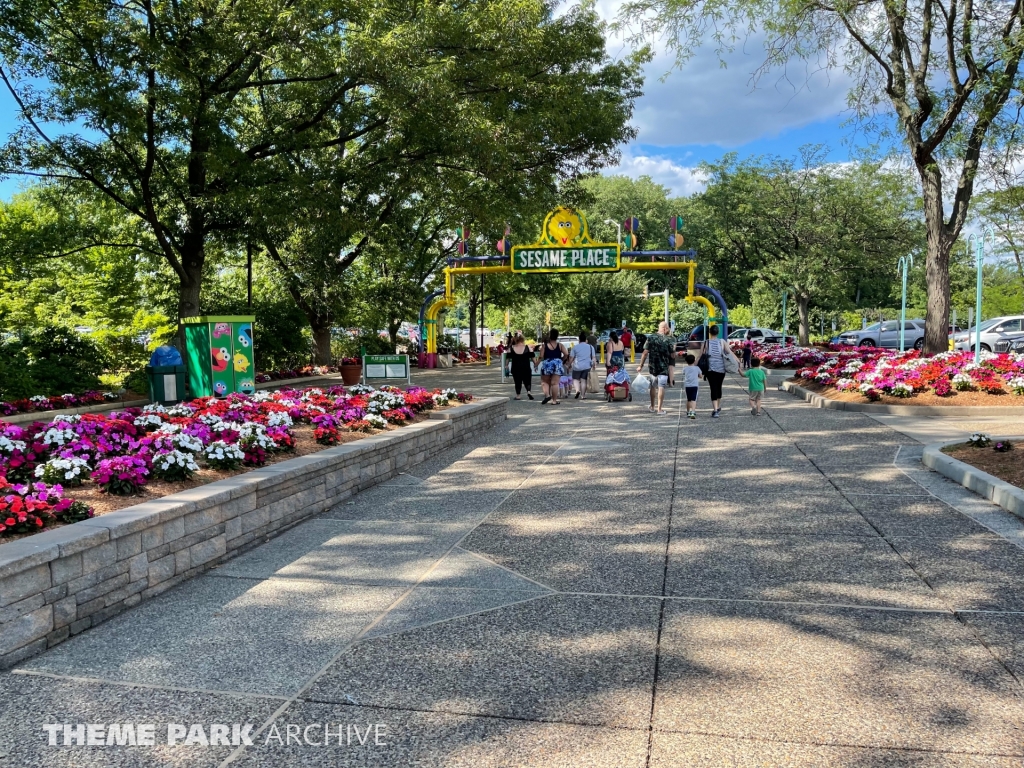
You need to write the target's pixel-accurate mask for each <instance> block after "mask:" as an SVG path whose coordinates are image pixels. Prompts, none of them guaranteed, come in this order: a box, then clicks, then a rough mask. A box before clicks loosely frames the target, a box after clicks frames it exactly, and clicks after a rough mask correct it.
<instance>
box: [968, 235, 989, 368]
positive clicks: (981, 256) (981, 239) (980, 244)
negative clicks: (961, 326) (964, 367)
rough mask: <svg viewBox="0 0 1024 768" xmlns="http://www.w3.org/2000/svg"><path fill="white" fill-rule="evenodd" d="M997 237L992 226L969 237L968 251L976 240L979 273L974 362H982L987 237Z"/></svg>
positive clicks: (976, 297)
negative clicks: (983, 276)
mask: <svg viewBox="0 0 1024 768" xmlns="http://www.w3.org/2000/svg"><path fill="white" fill-rule="evenodd" d="M986 237H990V238H993V237H995V235H994V233H993V232H992V228H991V227H985V228H984V229H982V230H981V235H978V234H976V233H972V234H971V236H970V237H968V238H967V252H968V253H970V251H971V240H974V263H975V268H976V270H977V273H978V282H977V286H976V289H975V294H974V364H975V365H978V364H979V363H980V362H981V292H982V291H981V287H982V282H981V281H982V267H984V265H985V238H986Z"/></svg>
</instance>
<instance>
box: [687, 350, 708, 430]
mask: <svg viewBox="0 0 1024 768" xmlns="http://www.w3.org/2000/svg"><path fill="white" fill-rule="evenodd" d="M685 360H686V366H685V367H684V368H683V387H685V388H686V418H688V419H690V420H693V419H696V418H697V396H698V395H699V394H700V380H701V379H703V378H704V376H703V374H701V372H700V368H698V367H697V358H695V357H694V356H693V355H690V354H687V355H686V358H685Z"/></svg>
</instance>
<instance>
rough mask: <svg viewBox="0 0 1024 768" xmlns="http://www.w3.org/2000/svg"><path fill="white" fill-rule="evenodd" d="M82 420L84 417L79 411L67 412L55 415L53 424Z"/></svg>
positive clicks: (73, 422)
mask: <svg viewBox="0 0 1024 768" xmlns="http://www.w3.org/2000/svg"><path fill="white" fill-rule="evenodd" d="M81 420H82V417H81V416H79V415H78V414H77V413H65V414H62V415H61V416H54V417H53V421H51V422H50V423H51V424H77V423H78V422H80V421H81Z"/></svg>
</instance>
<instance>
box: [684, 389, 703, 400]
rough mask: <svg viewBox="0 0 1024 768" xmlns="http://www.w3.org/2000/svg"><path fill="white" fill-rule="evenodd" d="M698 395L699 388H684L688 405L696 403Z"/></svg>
mask: <svg viewBox="0 0 1024 768" xmlns="http://www.w3.org/2000/svg"><path fill="white" fill-rule="evenodd" d="M699 394H700V387H687V388H686V401H687V402H689V403H696V402H697V395H699Z"/></svg>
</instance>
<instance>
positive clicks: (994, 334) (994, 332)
mask: <svg viewBox="0 0 1024 768" xmlns="http://www.w3.org/2000/svg"><path fill="white" fill-rule="evenodd" d="M1022 326H1024V315H1007V316H1006V317H993V318H992V319H991V320H985V321H983V322H982V323H981V348H982V349H983V350H985V351H986V352H991V351H992V350H994V349H995V348H996V344H997V343H998V342H999V341H1000V340H1002V339H1005V338H1006V337H1007V336H1009V335H1010V334H1014V333H1020V332H1021V331H1022V330H1024V327H1022ZM974 334H975V329H974V328H968V329H967V330H966V331H963V332H962V333H954V334H952V335H951V336H950V337H949V338H950V339H952V340H953V347H954V349H957V350H960V351H961V352H969V351H970V350H972V349H974Z"/></svg>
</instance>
